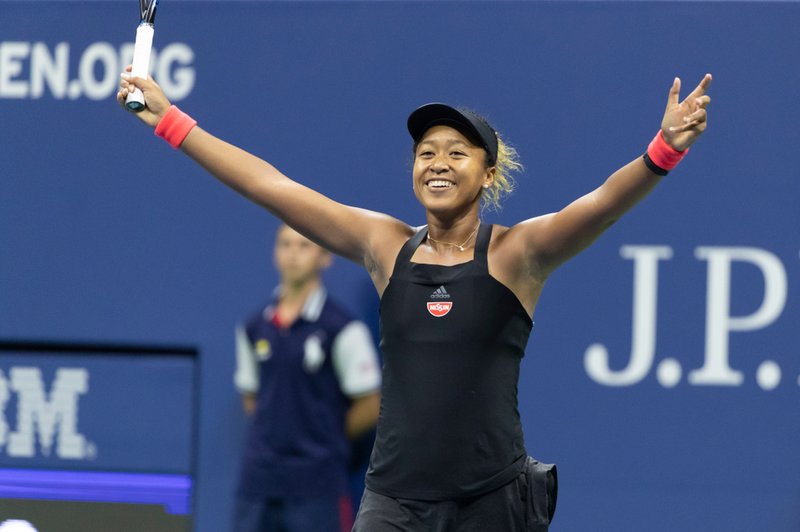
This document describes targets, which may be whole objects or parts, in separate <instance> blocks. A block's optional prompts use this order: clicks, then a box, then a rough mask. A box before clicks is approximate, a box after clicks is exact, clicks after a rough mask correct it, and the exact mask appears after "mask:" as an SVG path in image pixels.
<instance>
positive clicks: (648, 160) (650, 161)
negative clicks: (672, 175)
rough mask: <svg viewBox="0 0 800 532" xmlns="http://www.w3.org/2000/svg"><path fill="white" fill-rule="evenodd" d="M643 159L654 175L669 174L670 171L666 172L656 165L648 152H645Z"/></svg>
mask: <svg viewBox="0 0 800 532" xmlns="http://www.w3.org/2000/svg"><path fill="white" fill-rule="evenodd" d="M642 159H644V164H645V165H646V166H647V168H648V169H649V170H650V171H651V172H653V173H654V174H657V175H660V176H665V175H667V174H668V173H669V170H665V169H664V168H661V167H660V166H658V165H657V164H656V163H654V162H653V159H651V158H650V155H649V154H648V153H647V152H645V154H644V155H642Z"/></svg>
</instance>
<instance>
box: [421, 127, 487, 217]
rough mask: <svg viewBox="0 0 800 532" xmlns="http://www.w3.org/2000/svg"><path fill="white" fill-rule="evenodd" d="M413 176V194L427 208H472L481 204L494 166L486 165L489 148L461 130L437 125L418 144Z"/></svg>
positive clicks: (451, 209) (445, 209)
mask: <svg viewBox="0 0 800 532" xmlns="http://www.w3.org/2000/svg"><path fill="white" fill-rule="evenodd" d="M413 178H414V183H413V184H414V194H415V195H416V196H417V199H418V200H419V202H420V203H422V205H423V206H424V207H425V209H426V210H428V211H431V212H436V211H453V210H455V211H461V210H463V209H465V208H466V209H467V210H469V209H472V208H477V207H478V206H479V205H480V198H481V190H482V189H483V187H484V185H486V186H491V184H492V180H493V178H494V167H489V166H487V165H486V151H485V150H484V149H483V148H481V147H479V146H476V145H474V144H473V143H472V142H470V140H469V139H467V137H465V136H464V135H463V134H461V133H460V132H459V131H458V130H456V129H453V128H452V127H449V126H434V127H432V128H430V129H429V130H428V131H426V132H425V134H424V135H423V136H422V138H421V139H420V141H419V143H418V144H417V148H416V151H415V153H414V172H413Z"/></svg>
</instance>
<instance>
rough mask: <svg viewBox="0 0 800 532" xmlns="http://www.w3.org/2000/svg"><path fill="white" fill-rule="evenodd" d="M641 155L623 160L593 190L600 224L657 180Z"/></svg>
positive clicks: (644, 193)
mask: <svg viewBox="0 0 800 532" xmlns="http://www.w3.org/2000/svg"><path fill="white" fill-rule="evenodd" d="M660 180H661V176H660V175H657V174H655V173H653V172H652V171H651V170H650V169H649V168H648V167H647V165H646V164H645V163H644V160H643V159H642V158H641V157H637V158H636V159H635V160H633V161H631V162H630V163H628V164H626V165H625V166H623V167H622V168H620V169H619V170H617V171H616V172H614V173H613V174H611V176H610V177H609V178H608V179H607V180H606V182H605V183H603V185H601V186H600V187H599V188H598V189H597V190H595V191H594V192H593V193H592V194H593V196H594V206H595V209H596V212H595V216H596V217H597V218H598V219H599V224H600V226H609V225H611V224H613V223H614V222H615V221H617V220H618V219H619V218H620V217H621V216H622V215H623V214H625V213H626V212H627V211H629V210H630V209H631V208H632V207H633V206H634V205H636V204H637V203H639V202H640V201H641V200H642V199H644V198H645V197H646V196H647V195H648V194H649V193H650V192H651V191H652V190H653V189H654V188H655V186H656V185H657V184H658V183H659V181H660Z"/></svg>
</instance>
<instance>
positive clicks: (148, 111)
mask: <svg viewBox="0 0 800 532" xmlns="http://www.w3.org/2000/svg"><path fill="white" fill-rule="evenodd" d="M121 78H122V79H121V80H120V82H119V87H120V89H119V91H117V102H118V103H119V104H120V105H121V106H122V108H123V109H125V110H126V111H127V110H128V108H127V107H125V99H126V98H127V97H128V93H130V92H133V90H134V89H136V88H138V89H139V90H141V91H142V92H143V93H144V104H145V108H144V109H142V110H141V111H139V112H138V113H134V114H135V115H136V116H137V117H139V119H140V120H141V121H142V122H144V123H145V124H147V125H148V126H150V127H155V126H156V125H157V124H158V122H159V121H160V120H161V117H163V116H164V114H166V112H167V110H168V109H169V106H170V103H169V100H168V99H167V97H166V96H165V95H164V91H163V90H161V87H159V86H158V83H156V82H155V81H153V78H150V77H148V78H147V79H143V78H136V77H132V76H131V65H128V66H127V68H125V72H123V73H122V75H121Z"/></svg>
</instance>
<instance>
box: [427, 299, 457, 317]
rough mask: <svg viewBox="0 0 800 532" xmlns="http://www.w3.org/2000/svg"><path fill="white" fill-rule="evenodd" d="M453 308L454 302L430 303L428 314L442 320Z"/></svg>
mask: <svg viewBox="0 0 800 532" xmlns="http://www.w3.org/2000/svg"><path fill="white" fill-rule="evenodd" d="M451 308H453V302H452V301H428V312H430V313H431V316H434V317H436V318H441V317H442V316H444V315H445V314H447V313H448V312H450V309H451Z"/></svg>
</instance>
